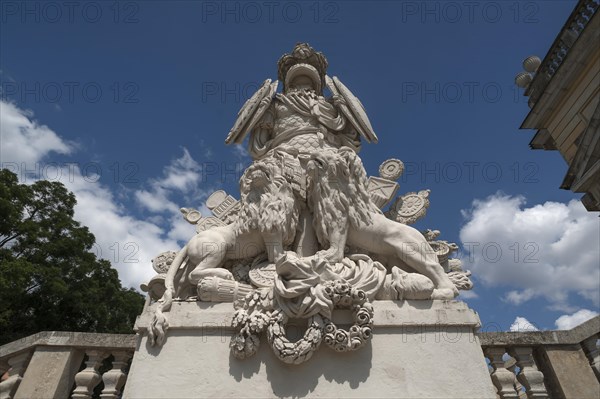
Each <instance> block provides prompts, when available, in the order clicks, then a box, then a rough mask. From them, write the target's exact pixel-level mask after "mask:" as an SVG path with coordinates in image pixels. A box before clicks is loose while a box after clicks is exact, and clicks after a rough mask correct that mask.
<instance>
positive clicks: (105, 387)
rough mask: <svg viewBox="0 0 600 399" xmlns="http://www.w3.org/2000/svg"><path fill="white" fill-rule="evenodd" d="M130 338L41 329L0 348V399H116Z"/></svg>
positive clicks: (132, 340) (131, 343)
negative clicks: (42, 330) (0, 379)
mask: <svg viewBox="0 0 600 399" xmlns="http://www.w3.org/2000/svg"><path fill="white" fill-rule="evenodd" d="M135 342H136V337H135V335H133V334H94V333H77V332H59V331H44V332H40V333H38V334H34V335H31V336H29V337H26V338H23V339H20V340H17V341H14V342H11V343H9V344H6V345H3V346H2V347H0V375H2V382H0V399H12V398H15V399H16V398H21V399H31V398H39V399H45V398H69V397H71V398H75V399H83V398H92V397H96V398H102V399H116V398H119V397H120V394H121V391H122V389H123V386H124V385H125V380H126V378H127V369H128V367H129V362H130V360H131V358H132V356H133V352H134V350H135Z"/></svg>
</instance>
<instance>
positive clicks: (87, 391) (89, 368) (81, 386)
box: [72, 350, 109, 399]
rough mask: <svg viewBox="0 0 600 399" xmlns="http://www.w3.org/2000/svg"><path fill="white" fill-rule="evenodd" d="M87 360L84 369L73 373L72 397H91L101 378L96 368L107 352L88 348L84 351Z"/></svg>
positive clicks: (77, 398)
mask: <svg viewBox="0 0 600 399" xmlns="http://www.w3.org/2000/svg"><path fill="white" fill-rule="evenodd" d="M85 354H86V355H87V356H88V360H87V361H86V362H85V369H83V370H81V371H80V372H79V373H77V374H75V389H74V390H73V396H72V398H73V399H89V398H91V397H92V393H93V392H94V388H95V387H96V385H98V383H99V382H100V381H101V380H102V377H101V376H100V373H99V372H98V368H99V367H100V365H102V360H104V359H105V358H106V357H107V356H108V355H109V354H108V353H106V352H102V351H98V350H88V351H86V352H85Z"/></svg>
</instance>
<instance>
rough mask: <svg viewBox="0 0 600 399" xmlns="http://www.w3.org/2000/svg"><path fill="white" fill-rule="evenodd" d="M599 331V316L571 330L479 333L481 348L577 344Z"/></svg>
mask: <svg viewBox="0 0 600 399" xmlns="http://www.w3.org/2000/svg"><path fill="white" fill-rule="evenodd" d="M599 331H600V316H596V317H594V318H593V319H590V320H588V321H586V322H585V323H582V324H580V325H578V326H577V327H575V328H573V329H571V330H556V331H527V332H496V331H494V332H481V333H479V339H480V340H481V345H483V346H510V345H525V346H532V345H534V346H535V345H563V344H564V345H567V344H579V343H581V342H582V341H584V340H586V339H588V338H589V337H591V336H594V335H596V334H598V332H599Z"/></svg>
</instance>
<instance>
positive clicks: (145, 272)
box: [0, 1, 600, 330]
mask: <svg viewBox="0 0 600 399" xmlns="http://www.w3.org/2000/svg"><path fill="white" fill-rule="evenodd" d="M574 5H575V2H574V1H483V2H480V1H473V2H445V1H441V2H436V1H427V2H421V1H408V2H395V1H371V2H366V1H344V2H328V1H324V2H316V1H302V2H278V1H274V2H236V1H229V2H221V1H219V2H212V1H205V2H201V1H171V2H167V1H129V2H118V3H115V2H113V1H91V2H81V3H78V4H77V5H74V6H68V5H65V3H63V2H39V1H27V2H20V1H3V2H2V3H1V7H2V8H1V9H0V17H1V28H0V70H1V71H2V73H1V74H0V84H1V86H0V87H1V90H2V105H3V109H2V112H1V114H0V116H1V117H2V122H3V125H2V129H3V130H2V158H3V159H2V166H3V167H6V168H11V169H13V170H15V171H17V172H18V173H19V175H20V176H21V180H22V181H31V180H32V179H33V178H36V176H29V175H28V174H27V173H26V170H32V171H33V174H36V175H37V178H39V177H45V178H48V179H50V180H58V181H62V182H64V183H65V184H66V185H67V186H68V187H69V188H70V189H71V190H73V191H74V192H75V193H76V194H77V196H78V199H79V205H78V208H77V213H76V215H77V217H78V218H79V220H81V221H82V222H83V223H84V224H86V225H88V226H89V227H90V229H91V230H92V232H93V233H94V234H96V237H97V241H98V246H97V248H96V251H97V252H98V253H99V254H100V255H102V256H103V257H105V258H107V259H109V260H112V261H113V262H114V264H115V267H117V269H118V270H119V273H120V275H121V278H122V280H123V282H124V284H126V285H132V286H138V285H139V283H141V282H142V280H144V279H147V278H148V277H151V276H152V274H153V272H152V269H151V267H150V264H149V261H150V259H151V258H152V257H153V256H155V255H157V254H158V253H159V252H161V251H163V250H168V249H176V248H177V246H178V245H181V244H182V243H183V242H184V241H185V240H187V239H188V238H189V237H191V236H192V235H193V233H194V231H193V227H192V226H190V225H187V224H186V223H185V222H183V221H182V220H181V217H180V215H179V214H178V208H179V207H180V206H189V207H196V208H199V209H202V208H204V206H203V202H204V200H205V199H206V197H207V195H209V194H210V193H211V192H212V191H214V190H215V189H218V188H223V189H225V190H226V191H228V192H229V193H231V194H232V195H234V196H237V195H238V193H239V191H238V188H237V178H238V177H239V174H238V176H236V175H235V173H231V172H227V170H233V169H235V167H236V166H235V165H236V164H237V163H241V164H245V165H247V164H248V163H249V161H250V159H249V158H248V157H247V155H246V154H245V153H244V151H243V149H242V148H239V147H238V148H236V147H228V146H225V145H224V138H225V136H226V135H227V132H228V131H229V129H230V127H231V126H232V124H233V122H234V120H235V116H236V114H237V112H238V110H239V108H240V107H241V105H242V104H243V102H244V101H245V99H246V98H247V97H248V96H250V95H251V94H252V93H253V91H254V90H255V89H256V88H257V87H258V85H259V84H260V83H261V82H262V81H263V80H264V79H266V78H273V79H275V78H276V75H277V70H276V62H277V60H278V59H279V57H280V56H281V55H282V54H283V53H285V52H289V51H290V50H291V49H292V48H293V46H294V44H295V43H296V42H298V41H305V42H309V43H310V44H311V45H312V46H313V47H314V48H316V49H317V50H319V51H322V52H324V53H325V55H326V56H327V58H328V60H329V74H330V75H336V76H338V77H339V78H340V79H341V80H342V81H343V82H344V83H345V84H346V85H347V86H348V87H349V88H350V89H351V90H352V91H353V92H354V94H355V95H357V96H358V97H359V98H360V99H361V101H362V102H363V104H364V106H365V108H366V110H367V112H368V114H369V117H370V119H371V123H372V125H373V127H374V129H375V131H376V133H377V134H378V136H379V139H380V142H379V144H377V145H369V144H364V145H363V149H362V151H361V157H362V159H363V162H364V164H365V167H366V169H367V172H368V173H369V174H371V175H377V170H378V167H379V164H380V163H381V162H383V161H384V160H386V159H388V158H398V159H401V160H402V161H404V162H405V164H406V167H407V170H406V172H405V175H404V176H403V177H402V178H401V179H400V184H401V187H400V193H406V192H410V191H418V190H421V189H425V188H428V189H431V190H432V192H431V196H430V200H431V207H430V209H429V212H428V214H427V216H426V217H425V218H424V219H422V220H421V221H419V222H418V223H417V224H416V225H415V227H417V228H419V229H426V228H432V229H439V230H441V232H442V236H441V238H443V239H445V240H448V241H453V242H457V243H459V244H460V245H461V247H463V250H462V251H461V253H462V255H463V258H464V260H463V263H464V267H465V268H469V269H471V270H472V271H473V272H474V274H475V276H474V280H475V283H476V287H475V289H474V294H471V295H469V296H468V297H466V298H465V300H467V301H468V303H469V305H470V306H471V307H473V308H474V309H475V310H476V311H478V313H479V315H480V317H481V319H482V322H483V327H484V329H486V328H487V329H489V330H494V329H495V330H498V329H500V330H507V329H509V328H510V326H511V324H513V321H514V320H515V318H516V317H524V318H525V319H527V320H529V322H531V323H533V324H534V325H535V326H537V327H538V328H540V329H552V328H556V327H557V326H558V324H556V323H555V321H556V320H557V319H558V318H559V317H560V316H565V315H566V317H571V316H570V315H572V314H575V313H576V312H579V313H578V314H579V316H574V317H575V318H576V317H580V316H581V315H582V313H581V311H582V310H588V311H590V313H588V314H591V313H593V312H597V311H598V306H599V303H598V297H599V296H600V294H599V292H598V291H600V288H598V285H599V284H600V282H599V280H600V275H599V274H598V273H599V272H598V266H597V265H598V259H599V254H598V240H599V238H598V237H599V232H598V230H599V224H598V217H597V214H596V215H594V214H589V213H586V212H585V211H582V209H581V205H580V204H579V203H578V202H577V201H572V200H576V199H578V198H579V195H575V194H573V193H571V192H568V191H563V190H560V189H559V188H558V187H559V186H560V183H561V182H562V178H563V176H564V173H565V172H566V164H565V162H564V161H563V160H562V158H561V157H560V155H559V154H558V153H556V152H543V151H532V150H530V149H529V147H528V143H529V141H530V139H531V137H532V135H533V133H534V132H533V131H521V130H519V129H518V127H519V126H520V124H521V122H522V120H523V119H524V117H525V116H526V114H527V112H528V109H529V108H528V106H527V103H526V98H524V97H523V96H522V92H520V91H519V90H517V88H516V87H515V86H514V83H513V79H514V76H515V75H516V74H517V73H518V72H520V71H521V70H522V67H521V62H522V60H523V59H524V58H525V57H526V56H529V55H538V56H540V57H541V58H543V56H544V55H545V54H546V51H547V50H548V48H549V46H550V45H551V44H552V42H553V40H554V39H555V37H556V35H557V34H558V32H559V31H560V29H561V27H562V25H563V24H564V22H565V21H566V19H567V17H568V15H569V14H570V12H571V10H572V9H573V7H574ZM36 165H37V166H36ZM228 168H229V169H228ZM474 201H475V202H474ZM204 209H205V208H204ZM461 240H462V241H461ZM473 242H476V243H477V244H478V245H475V246H474V244H467V246H468V245H470V246H471V247H472V248H473V251H472V254H471V255H472V256H471V258H469V256H468V254H467V253H466V251H464V247H465V243H473ZM514 243H517V247H518V248H519V250H518V251H517V249H516V248H517V247H514V246H513V247H511V246H510V245H514ZM496 244H497V245H496ZM498 246H499V247H500V248H501V250H502V254H498V255H496V254H495V253H494V252H493V251H495V250H496V249H497V248H498ZM565 247H566V248H565ZM483 248H486V251H487V252H484V251H483V250H482V249H483ZM528 256H529V257H528ZM526 258H527V259H526ZM490 260H492V261H493V262H490ZM132 261H133V262H132ZM530 261H531V262H530ZM563 320H565V319H563ZM562 325H563V326H564V325H565V324H562Z"/></svg>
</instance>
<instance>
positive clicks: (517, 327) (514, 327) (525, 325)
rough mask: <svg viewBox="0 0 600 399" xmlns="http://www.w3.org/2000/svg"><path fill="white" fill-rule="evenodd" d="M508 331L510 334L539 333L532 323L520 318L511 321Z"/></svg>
mask: <svg viewBox="0 0 600 399" xmlns="http://www.w3.org/2000/svg"><path fill="white" fill-rule="evenodd" d="M508 330H509V331H512V332H522V331H539V329H538V328H537V327H536V326H534V325H533V323H531V322H530V321H529V320H527V319H526V318H524V317H521V316H517V317H516V318H515V321H513V323H512V324H511V325H510V327H509V329H508Z"/></svg>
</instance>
